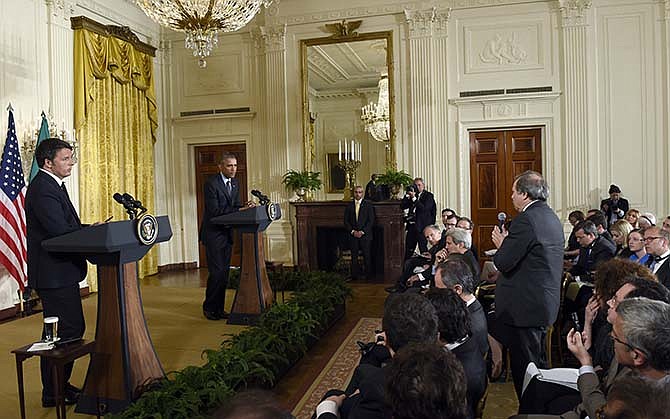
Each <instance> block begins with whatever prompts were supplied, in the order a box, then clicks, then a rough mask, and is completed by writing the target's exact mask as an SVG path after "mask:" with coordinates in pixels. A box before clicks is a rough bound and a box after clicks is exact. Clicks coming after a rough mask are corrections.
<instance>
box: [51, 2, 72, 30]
mask: <svg viewBox="0 0 670 419" xmlns="http://www.w3.org/2000/svg"><path fill="white" fill-rule="evenodd" d="M44 4H46V6H47V13H48V14H49V20H50V21H51V22H54V23H55V22H60V23H61V24H64V25H65V26H69V21H70V17H72V16H73V15H74V11H75V3H74V1H72V0H44ZM54 18H55V19H54Z"/></svg>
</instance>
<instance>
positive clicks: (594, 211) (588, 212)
mask: <svg viewBox="0 0 670 419" xmlns="http://www.w3.org/2000/svg"><path fill="white" fill-rule="evenodd" d="M596 214H600V215H605V214H603V212H602V211H600V210H599V209H595V208H591V209H590V210H588V211H586V218H587V219H588V218H589V217H591V216H592V215H596Z"/></svg>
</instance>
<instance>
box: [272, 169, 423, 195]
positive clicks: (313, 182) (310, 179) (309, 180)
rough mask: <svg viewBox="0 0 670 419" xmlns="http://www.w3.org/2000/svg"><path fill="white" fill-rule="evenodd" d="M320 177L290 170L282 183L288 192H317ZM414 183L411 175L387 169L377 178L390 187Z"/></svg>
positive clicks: (315, 173) (313, 173) (309, 172)
mask: <svg viewBox="0 0 670 419" xmlns="http://www.w3.org/2000/svg"><path fill="white" fill-rule="evenodd" d="M320 175H321V172H311V171H309V170H303V171H297V170H289V171H288V172H286V173H285V174H284V176H283V177H282V183H283V184H284V186H285V187H286V190H287V191H297V190H299V189H304V190H307V191H315V190H317V189H321V179H320V178H319V176H320ZM413 182H414V179H413V178H412V176H410V175H409V173H407V172H405V171H403V170H395V169H392V168H388V169H386V172H384V173H382V174H380V175H379V177H378V178H377V183H379V184H382V185H388V186H390V187H393V186H395V187H398V188H402V187H405V186H408V185H411V184H412V183H413Z"/></svg>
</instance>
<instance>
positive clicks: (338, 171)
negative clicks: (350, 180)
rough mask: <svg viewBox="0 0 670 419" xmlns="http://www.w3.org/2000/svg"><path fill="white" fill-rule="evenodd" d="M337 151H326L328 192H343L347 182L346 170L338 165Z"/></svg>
mask: <svg viewBox="0 0 670 419" xmlns="http://www.w3.org/2000/svg"><path fill="white" fill-rule="evenodd" d="M338 161H339V159H338V156H337V153H326V168H327V169H328V172H327V175H326V177H327V182H328V193H342V192H344V186H345V183H346V177H345V174H344V170H343V169H342V168H341V167H340V166H338V165H337V162H338Z"/></svg>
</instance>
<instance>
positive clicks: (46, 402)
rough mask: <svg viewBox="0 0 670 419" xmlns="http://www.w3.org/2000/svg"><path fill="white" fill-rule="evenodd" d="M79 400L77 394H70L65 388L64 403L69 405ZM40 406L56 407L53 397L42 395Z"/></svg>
mask: <svg viewBox="0 0 670 419" xmlns="http://www.w3.org/2000/svg"><path fill="white" fill-rule="evenodd" d="M78 401H79V394H72V393H70V392H68V391H67V390H65V405H66V406H70V405H73V404H77V402H78ZM42 407H56V398H55V397H42Z"/></svg>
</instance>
